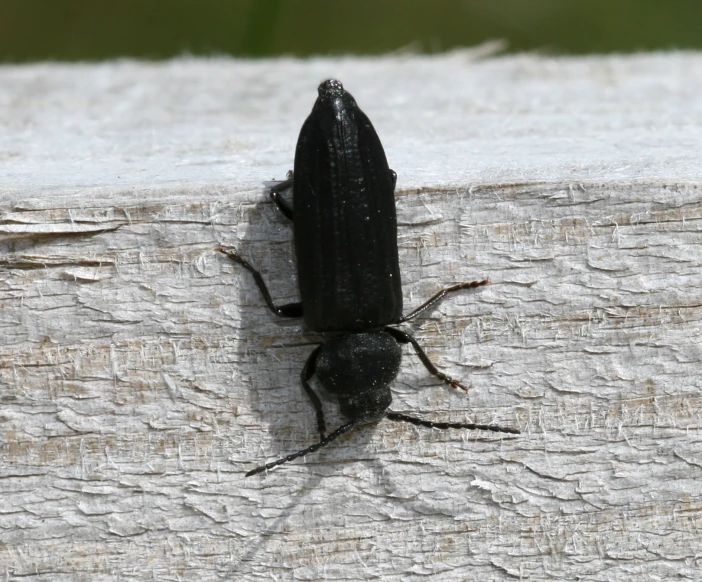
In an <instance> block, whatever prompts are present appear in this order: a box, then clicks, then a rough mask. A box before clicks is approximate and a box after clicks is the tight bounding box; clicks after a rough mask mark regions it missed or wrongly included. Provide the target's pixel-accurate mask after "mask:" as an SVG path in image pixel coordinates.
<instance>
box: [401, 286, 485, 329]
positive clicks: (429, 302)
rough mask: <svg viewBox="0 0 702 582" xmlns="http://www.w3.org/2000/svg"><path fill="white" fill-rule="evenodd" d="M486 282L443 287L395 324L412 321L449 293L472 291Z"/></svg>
mask: <svg viewBox="0 0 702 582" xmlns="http://www.w3.org/2000/svg"><path fill="white" fill-rule="evenodd" d="M487 284H488V280H487V279H483V280H482V281H470V282H468V283H458V284H457V285H451V286H450V287H445V288H443V289H441V291H439V292H438V293H435V294H434V295H432V296H431V297H430V298H429V299H427V300H426V301H425V302H424V303H422V304H421V305H420V306H419V307H417V309H414V310H412V311H410V312H409V313H408V314H407V315H404V316H403V317H402V318H401V319H400V321H398V322H397V323H404V322H405V321H409V320H410V319H414V318H415V317H417V316H418V315H420V314H422V313H424V312H425V311H426V310H427V309H429V308H430V307H433V306H434V305H436V304H437V303H438V302H439V301H441V300H442V299H443V298H444V297H446V296H447V295H449V294H450V293H455V292H456V291H460V290H461V289H473V288H474V287H482V286H483V285H487Z"/></svg>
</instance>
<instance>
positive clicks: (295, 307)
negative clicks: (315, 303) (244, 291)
mask: <svg viewBox="0 0 702 582" xmlns="http://www.w3.org/2000/svg"><path fill="white" fill-rule="evenodd" d="M217 250H218V251H219V252H220V253H224V254H225V255H227V256H228V257H229V258H230V259H231V260H232V261H234V262H235V263H239V264H240V265H241V266H242V267H244V269H246V270H247V271H248V272H249V273H251V274H252V275H253V277H254V281H256V285H257V286H258V288H259V290H260V291H261V294H262V295H263V298H264V299H265V301H266V305H268V308H269V309H270V310H271V311H272V312H273V313H275V314H276V315H278V316H279V317H302V303H288V304H287V305H281V306H280V307H278V306H276V305H275V304H274V303H273V299H272V298H271V294H270V293H269V291H268V287H266V283H265V281H264V280H263V277H262V276H261V273H260V272H259V271H257V270H256V269H254V268H253V267H252V266H251V263H249V262H248V261H247V260H246V259H243V258H242V257H241V256H239V254H238V253H237V252H236V250H234V249H225V248H224V247H223V246H222V245H219V247H218V249H217Z"/></svg>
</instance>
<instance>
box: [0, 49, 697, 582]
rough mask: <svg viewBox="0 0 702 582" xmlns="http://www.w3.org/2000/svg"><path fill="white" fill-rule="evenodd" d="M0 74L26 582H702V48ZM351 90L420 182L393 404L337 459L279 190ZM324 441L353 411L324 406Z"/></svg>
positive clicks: (2, 560) (2, 468) (0, 297)
mask: <svg viewBox="0 0 702 582" xmlns="http://www.w3.org/2000/svg"><path fill="white" fill-rule="evenodd" d="M479 56H481V51H480V50H474V51H462V52H457V53H452V54H448V55H442V56H434V57H418V56H409V57H408V56H396V57H384V58H377V59H358V58H343V59H314V60H306V61H299V60H292V59H279V60H271V61H266V60H262V61H237V60H230V59H224V58H222V59H211V60H204V59H186V58H184V59H179V60H175V61H171V62H166V63H155V64H154V63H135V62H131V61H120V62H109V63H100V64H80V65H62V64H38V65H23V66H3V67H0V104H1V106H0V129H1V131H0V306H1V308H2V312H1V313H2V317H1V318H0V326H2V335H1V336H0V435H1V436H0V573H2V574H4V576H5V578H6V579H8V580H14V579H22V580H38V581H39V580H41V581H44V580H46V581H49V580H51V581H55V580H91V581H99V580H220V579H231V580H280V581H282V580H325V581H327V580H365V579H381V578H382V579H383V580H390V581H393V580H398V581H399V580H427V581H428V580H432V581H433V580H437V581H438V580H441V581H446V580H456V581H459V580H460V581H465V580H476V581H481V582H483V581H490V580H505V579H521V580H546V579H548V580H556V579H563V580H575V579H580V580H603V581H604V580H608V581H609V580H632V579H636V580H669V579H679V580H695V579H699V572H700V557H699V556H700V555H702V536H701V535H700V532H699V527H700V523H701V521H702V434H701V432H700V422H701V414H702V401H701V398H700V385H701V384H702V381H701V380H700V373H699V371H700V360H701V359H702V350H701V348H700V337H701V335H702V275H701V274H700V267H701V263H702V230H701V229H700V224H702V221H701V219H702V192H701V191H700V151H702V100H700V98H699V95H700V94H702V93H701V91H702V55H700V54H694V53H687V54H685V53H670V54H651V55H636V56H629V57H615V56H612V57H592V58H549V57H544V56H538V55H520V56H510V57H502V58H499V57H498V58H487V59H480V58H478V57H479ZM329 76H334V77H338V78H340V79H341V80H342V81H343V82H344V84H345V86H346V88H347V89H348V90H349V91H350V92H351V93H353V94H354V96H355V97H356V99H357V101H358V103H359V105H360V106H361V107H362V108H363V109H364V111H365V112H366V113H367V114H368V115H369V117H370V118H371V120H372V121H373V123H374V125H375V127H376V129H377V131H378V133H379V135H380V137H381V140H382V141H383V144H384V145H385V148H386V151H387V155H388V159H389V161H390V165H391V167H393V168H394V169H395V170H396V171H397V173H398V192H397V207H398V218H399V221H400V228H399V244H400V259H401V266H402V275H403V283H404V293H405V304H406V308H407V309H409V308H410V307H413V306H416V305H418V304H420V303H421V302H422V301H423V300H424V299H425V298H427V297H429V296H430V295H431V294H432V293H434V292H435V291H436V290H437V289H438V288H439V287H441V286H444V285H446V284H450V283H454V282H458V281H463V280H473V279H477V278H482V277H488V278H489V279H490V281H491V285H490V286H488V287H486V288H484V289H481V290H480V291H478V292H474V293H465V294H463V295H460V296H458V297H455V298H453V299H451V300H447V301H445V302H444V303H442V304H441V306H440V307H439V308H437V309H435V310H433V311H431V312H430V313H429V314H428V316H427V317H425V318H423V319H422V320H420V321H417V322H416V323H412V324H411V325H407V326H405V328H406V329H407V330H408V331H412V332H413V333H414V334H415V335H416V337H417V338H418V339H419V340H420V342H421V343H422V345H424V346H425V347H426V349H427V350H428V352H429V354H430V356H431V358H432V359H433V360H434V361H435V362H437V364H438V365H440V367H441V369H442V370H444V371H446V372H447V373H449V374H451V375H454V376H458V377H460V378H462V379H464V380H465V381H467V382H469V383H470V385H471V389H470V391H469V392H468V394H464V393H462V392H460V391H452V390H450V389H448V388H445V387H444V386H443V385H440V384H437V383H436V382H435V381H433V379H432V378H431V377H429V376H428V375H427V373H426V371H425V370H424V368H423V367H422V366H421V364H420V363H419V362H418V361H417V359H416V357H414V356H413V355H412V354H411V353H410V352H409V351H406V352H405V359H404V363H403V369H402V372H401V375H400V377H399V378H398V380H397V381H396V383H395V385H394V403H393V409H394V410H396V411H401V412H407V413H411V414H417V415H421V416H423V417H425V418H428V419H434V420H444V419H450V420H453V421H475V422H483V423H485V422H496V423H500V424H503V425H507V426H514V427H518V428H520V429H521V430H522V433H523V434H522V435H521V436H519V437H517V438H512V437H501V436H499V435H493V434H486V433H480V432H476V433H471V432H465V433H462V432H459V431H439V430H421V429H416V428H413V427H411V426H408V425H402V424H397V423H391V422H389V421H385V422H381V423H379V424H378V425H377V426H376V427H368V428H367V429H365V430H362V431H361V430H359V431H357V432H355V433H353V434H351V435H348V436H347V437H344V438H343V439H342V440H341V441H340V442H338V443H336V444H335V445H334V446H330V447H329V448H327V449H326V450H324V451H322V452H320V453H318V454H316V455H313V456H309V457H307V459H306V460H305V462H300V461H298V462H295V463H292V464H289V465H287V466H283V467H281V468H279V469H278V470H275V471H272V472H270V473H269V474H268V475H263V476H257V477H252V478H249V479H244V473H245V472H246V471H247V470H249V469H251V468H253V467H255V466H257V465H259V464H261V463H263V462H266V461H268V460H272V459H275V458H277V457H279V456H281V455H285V454H288V453H289V452H293V451H295V450H298V449H300V448H302V447H305V446H307V445H308V444H311V443H312V442H313V441H314V439H315V423H314V415H313V412H312V410H311V407H310V406H309V404H308V402H307V401H306V399H305V396H304V394H303V392H302V389H301V387H300V384H299V372H300V370H301V368H302V365H303V363H304V361H305V359H306V357H307V355H308V354H309V353H310V351H311V350H312V348H313V346H314V345H315V343H316V342H318V341H319V337H318V336H316V335H314V334H311V333H309V332H306V331H304V329H302V327H301V324H300V323H299V322H297V321H281V320H276V319H274V317H273V316H272V315H271V313H270V312H269V311H268V310H267V309H266V308H265V306H264V303H263V301H262V299H261V297H260V296H259V293H258V291H257V289H256V287H255V286H254V284H253V281H252V280H251V278H250V277H249V276H248V274H247V273H242V272H241V270H240V269H237V268H236V266H235V265H232V264H230V262H229V261H228V260H227V259H226V258H225V257H223V256H221V255H220V254H218V253H217V252H216V248H217V244H218V243H224V244H231V245H235V246H236V247H237V248H238V249H239V251H240V252H241V253H242V254H243V255H244V256H245V257H247V258H249V259H250V260H251V262H252V263H254V264H255V265H256V266H257V267H258V268H259V269H261V271H263V273H264V276H265V278H266V280H267V281H268V282H269V285H270V287H271V290H272V292H273V294H274V296H275V298H276V300H277V301H278V302H285V301H294V300H295V299H296V297H297V290H296V280H295V273H294V263H293V258H292V245H291V237H292V232H291V229H290V227H289V225H288V224H287V222H286V221H285V220H284V219H283V218H282V217H281V216H279V214H278V213H277V212H276V210H275V209H274V207H273V205H272V204H271V203H270V202H269V201H268V199H267V197H266V188H265V182H266V181H268V180H271V179H276V178H277V179H280V178H283V177H284V176H285V172H286V171H287V170H288V169H289V168H291V167H292V161H293V152H294V144H295V141H296V138H297V132H298V131H299V128H300V126H301V124H302V121H303V120H304V118H305V116H306V115H307V113H308V112H309V110H310V109H311V107H312V104H313V102H314V99H315V97H316V87H317V84H318V83H319V82H320V81H321V80H322V79H324V78H326V77H329ZM324 402H325V407H326V410H327V413H328V417H329V424H330V425H336V424H337V423H340V422H341V421H342V419H341V418H340V417H339V416H338V414H337V413H336V407H335V403H334V401H333V399H332V398H331V397H327V398H325V401H324Z"/></svg>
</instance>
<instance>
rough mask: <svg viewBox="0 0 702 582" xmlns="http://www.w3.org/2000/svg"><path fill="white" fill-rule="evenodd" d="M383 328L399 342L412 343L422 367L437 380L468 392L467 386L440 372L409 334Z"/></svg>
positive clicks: (391, 328)
mask: <svg viewBox="0 0 702 582" xmlns="http://www.w3.org/2000/svg"><path fill="white" fill-rule="evenodd" d="M383 329H384V331H386V332H387V333H389V334H390V335H391V336H392V337H394V338H395V340H397V341H398V342H399V343H401V344H412V347H413V348H414V351H415V353H416V354H417V355H418V356H419V359H420V360H421V361H422V364H424V367H425V368H426V369H427V370H429V373H430V374H431V375H432V376H436V377H437V378H438V379H439V380H441V381H443V382H446V384H448V385H449V386H451V387H452V388H460V389H461V390H463V391H464V392H468V386H466V385H464V384H461V383H460V382H459V381H458V380H455V379H454V378H451V376H448V375H446V374H444V373H443V372H441V371H440V370H439V369H438V368H437V367H436V366H435V365H434V364H433V363H432V361H431V360H430V359H429V356H427V354H426V352H425V351H424V350H423V349H422V346H420V345H419V343H417V340H416V339H414V338H413V337H412V336H411V335H410V334H408V333H405V332H404V331H402V330H400V329H397V328H394V327H385V328H383Z"/></svg>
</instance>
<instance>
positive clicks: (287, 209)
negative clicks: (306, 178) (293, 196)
mask: <svg viewBox="0 0 702 582" xmlns="http://www.w3.org/2000/svg"><path fill="white" fill-rule="evenodd" d="M293 182H294V179H293V173H292V171H290V172H288V179H287V180H285V181H284V182H279V183H278V184H276V185H275V186H273V187H272V188H271V200H273V202H275V205H276V206H277V207H278V210H280V212H281V214H282V215H283V216H285V218H287V219H288V220H292V219H293V207H292V205H291V204H290V202H288V201H287V200H286V199H285V198H283V197H282V196H281V195H280V193H281V192H284V191H285V190H287V189H288V188H292V185H293Z"/></svg>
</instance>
